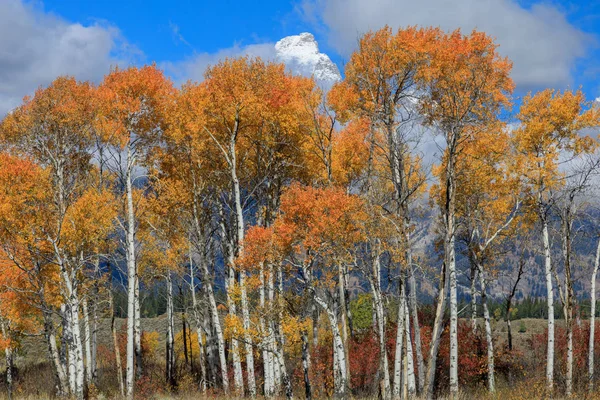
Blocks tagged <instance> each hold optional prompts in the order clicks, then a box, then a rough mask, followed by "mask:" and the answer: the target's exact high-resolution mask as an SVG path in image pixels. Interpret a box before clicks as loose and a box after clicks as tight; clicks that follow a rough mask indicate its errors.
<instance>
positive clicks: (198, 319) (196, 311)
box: [189, 248, 208, 393]
mask: <svg viewBox="0 0 600 400" xmlns="http://www.w3.org/2000/svg"><path fill="white" fill-rule="evenodd" d="M189 255H190V292H191V294H192V310H193V312H194V314H193V315H194V322H195V323H196V335H197V336H196V338H197V340H198V363H199V364H200V389H201V390H202V392H203V393H206V386H207V385H206V382H207V376H206V359H205V351H204V345H203V343H202V318H201V315H200V310H199V309H198V299H197V298H196V284H195V283H194V280H195V274H194V263H193V259H192V250H191V248H190V254H189ZM201 257H203V256H201ZM207 345H208V340H207Z"/></svg>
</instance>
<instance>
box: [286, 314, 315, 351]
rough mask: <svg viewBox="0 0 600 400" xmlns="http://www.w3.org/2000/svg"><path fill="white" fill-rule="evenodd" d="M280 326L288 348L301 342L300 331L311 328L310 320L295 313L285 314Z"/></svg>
mask: <svg viewBox="0 0 600 400" xmlns="http://www.w3.org/2000/svg"><path fill="white" fill-rule="evenodd" d="M281 328H282V331H283V335H284V337H285V346H286V347H287V348H288V349H293V348H294V347H297V346H298V345H300V343H301V342H302V332H303V331H309V330H310V329H311V320H310V319H302V318H300V317H298V316H295V315H286V316H285V318H284V319H283V321H282V324H281Z"/></svg>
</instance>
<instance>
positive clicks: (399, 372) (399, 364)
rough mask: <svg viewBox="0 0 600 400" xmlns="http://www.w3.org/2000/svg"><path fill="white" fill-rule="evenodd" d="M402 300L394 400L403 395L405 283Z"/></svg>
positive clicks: (397, 338)
mask: <svg viewBox="0 0 600 400" xmlns="http://www.w3.org/2000/svg"><path fill="white" fill-rule="evenodd" d="M400 285H401V286H400V298H399V299H398V322H397V327H396V353H395V358H394V388H393V391H392V395H393V398H394V399H400V396H401V394H402V347H403V345H404V331H405V328H404V319H405V318H406V316H405V308H404V302H403V301H402V299H403V297H404V282H402V281H401V282H400Z"/></svg>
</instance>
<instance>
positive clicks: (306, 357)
mask: <svg viewBox="0 0 600 400" xmlns="http://www.w3.org/2000/svg"><path fill="white" fill-rule="evenodd" d="M302 371H303V373H304V374H303V377H304V397H305V398H306V400H312V388H311V386H310V351H309V344H308V332H306V331H305V330H303V331H302Z"/></svg>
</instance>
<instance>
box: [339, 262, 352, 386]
mask: <svg viewBox="0 0 600 400" xmlns="http://www.w3.org/2000/svg"><path fill="white" fill-rule="evenodd" d="M338 299H339V302H340V304H339V309H340V311H341V312H340V318H341V319H342V324H341V325H342V339H343V341H344V353H345V357H344V358H345V360H346V373H347V374H348V378H347V382H350V359H349V357H350V351H349V347H348V346H349V343H348V309H347V308H346V305H347V301H346V300H347V299H346V278H345V271H344V265H342V264H341V263H339V264H338Z"/></svg>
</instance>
